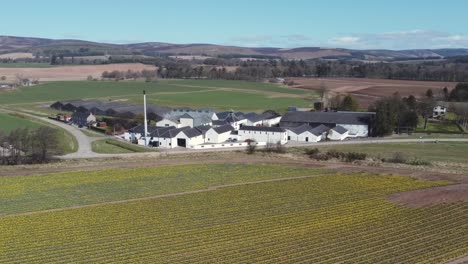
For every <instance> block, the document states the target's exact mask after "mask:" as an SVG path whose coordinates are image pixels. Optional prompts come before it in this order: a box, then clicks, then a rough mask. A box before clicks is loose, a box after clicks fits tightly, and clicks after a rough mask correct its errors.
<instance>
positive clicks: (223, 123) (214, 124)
mask: <svg viewBox="0 0 468 264" xmlns="http://www.w3.org/2000/svg"><path fill="white" fill-rule="evenodd" d="M212 124H213V126H223V125H226V124H229V123H228V122H226V121H224V120H213V122H212Z"/></svg>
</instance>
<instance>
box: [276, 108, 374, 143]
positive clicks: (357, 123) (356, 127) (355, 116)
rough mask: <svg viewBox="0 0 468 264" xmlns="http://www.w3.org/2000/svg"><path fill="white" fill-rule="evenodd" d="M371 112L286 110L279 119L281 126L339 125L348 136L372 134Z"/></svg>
mask: <svg viewBox="0 0 468 264" xmlns="http://www.w3.org/2000/svg"><path fill="white" fill-rule="evenodd" d="M374 120H375V113H373V112H287V113H286V114H284V116H283V118H282V119H281V122H280V126H281V127H288V128H292V127H298V126H301V125H304V124H307V125H309V126H311V127H316V126H319V125H325V126H327V127H336V126H341V127H343V128H345V129H347V130H348V131H349V132H348V133H349V136H350V137H368V136H371V135H372V130H371V128H372V124H373V122H374Z"/></svg>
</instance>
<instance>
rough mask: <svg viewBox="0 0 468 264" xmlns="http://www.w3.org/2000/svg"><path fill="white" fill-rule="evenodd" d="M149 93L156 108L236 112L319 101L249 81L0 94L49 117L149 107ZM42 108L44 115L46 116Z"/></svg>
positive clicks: (53, 85) (83, 84) (77, 84)
mask: <svg viewBox="0 0 468 264" xmlns="http://www.w3.org/2000/svg"><path fill="white" fill-rule="evenodd" d="M143 90H146V92H147V94H148V101H149V102H150V103H155V104H161V105H166V106H170V107H196V108H214V109H216V110H230V109H233V110H236V111H258V112H260V111H264V110H267V109H272V110H278V111H285V110H286V109H287V107H288V106H290V105H297V106H302V107H305V106H309V105H310V104H311V103H312V102H313V100H314V98H316V92H314V91H307V90H301V89H294V88H288V87H283V86H279V85H276V84H266V83H256V82H244V81H220V80H158V81H157V82H151V83H147V82H142V81H122V82H115V81H67V82H49V83H44V84H40V85H37V86H34V87H23V88H19V89H17V90H13V91H6V92H3V93H2V94H0V104H2V105H5V106H8V107H9V108H17V109H19V108H26V109H28V108H29V109H30V110H34V111H36V112H44V111H45V112H47V110H45V107H47V106H48V105H50V104H51V103H53V102H55V101H60V100H74V99H98V100H105V101H110V100H119V101H122V102H130V103H143V98H142V91H143ZM41 108H42V109H44V110H42V111H41Z"/></svg>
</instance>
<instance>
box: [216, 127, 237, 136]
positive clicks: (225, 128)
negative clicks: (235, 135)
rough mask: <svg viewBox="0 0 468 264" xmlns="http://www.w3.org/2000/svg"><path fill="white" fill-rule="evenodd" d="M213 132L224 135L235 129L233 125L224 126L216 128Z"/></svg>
mask: <svg viewBox="0 0 468 264" xmlns="http://www.w3.org/2000/svg"><path fill="white" fill-rule="evenodd" d="M213 130H214V131H216V133H218V134H222V133H227V132H231V131H233V130H234V128H233V127H232V126H231V125H224V126H219V127H214V128H213Z"/></svg>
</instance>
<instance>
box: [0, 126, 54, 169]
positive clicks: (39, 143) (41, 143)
mask: <svg viewBox="0 0 468 264" xmlns="http://www.w3.org/2000/svg"><path fill="white" fill-rule="evenodd" d="M58 138H59V137H58V133H57V130H55V129H53V128H50V127H46V126H43V127H39V128H38V129H35V130H30V129H27V128H24V129H16V130H13V131H11V132H10V133H9V134H7V133H5V132H3V131H2V130H0V165H19V164H34V163H46V162H49V161H51V160H52V157H53V155H58V154H62V150H61V148H60V146H59V140H58Z"/></svg>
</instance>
